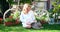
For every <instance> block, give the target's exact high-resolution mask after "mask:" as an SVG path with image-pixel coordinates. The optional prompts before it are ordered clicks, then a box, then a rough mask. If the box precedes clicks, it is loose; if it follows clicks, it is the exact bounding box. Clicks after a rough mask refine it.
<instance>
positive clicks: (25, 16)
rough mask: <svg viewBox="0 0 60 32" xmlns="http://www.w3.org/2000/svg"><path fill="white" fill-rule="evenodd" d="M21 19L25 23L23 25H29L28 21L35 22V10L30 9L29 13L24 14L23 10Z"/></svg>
mask: <svg viewBox="0 0 60 32" xmlns="http://www.w3.org/2000/svg"><path fill="white" fill-rule="evenodd" d="M20 20H21V22H22V24H23V27H26V26H28V25H27V24H26V23H33V22H34V20H35V16H34V13H33V11H32V10H31V11H29V12H28V14H24V13H23V12H21V15H20Z"/></svg>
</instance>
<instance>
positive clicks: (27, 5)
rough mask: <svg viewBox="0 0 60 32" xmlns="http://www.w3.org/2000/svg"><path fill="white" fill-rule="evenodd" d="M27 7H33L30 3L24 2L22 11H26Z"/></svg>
mask: <svg viewBox="0 0 60 32" xmlns="http://www.w3.org/2000/svg"><path fill="white" fill-rule="evenodd" d="M27 7H31V6H30V5H29V4H28V3H26V4H24V6H23V9H22V11H24V10H25V9H26V8H27Z"/></svg>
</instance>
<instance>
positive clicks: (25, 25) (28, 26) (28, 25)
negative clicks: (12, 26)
mask: <svg viewBox="0 0 60 32" xmlns="http://www.w3.org/2000/svg"><path fill="white" fill-rule="evenodd" d="M22 25H23V27H24V28H31V25H30V24H26V23H25V24H22Z"/></svg>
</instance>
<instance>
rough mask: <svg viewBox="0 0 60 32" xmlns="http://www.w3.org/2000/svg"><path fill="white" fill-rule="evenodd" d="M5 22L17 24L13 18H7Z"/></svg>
mask: <svg viewBox="0 0 60 32" xmlns="http://www.w3.org/2000/svg"><path fill="white" fill-rule="evenodd" d="M5 20H6V21H5V22H15V20H14V19H12V18H6V19H5Z"/></svg>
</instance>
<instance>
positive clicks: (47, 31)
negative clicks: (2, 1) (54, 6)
mask: <svg viewBox="0 0 60 32" xmlns="http://www.w3.org/2000/svg"><path fill="white" fill-rule="evenodd" d="M43 27H44V28H43V29H40V30H35V29H26V28H23V27H22V26H21V25H20V24H19V25H15V26H4V25H3V24H0V32H60V24H54V25H48V24H44V25H43Z"/></svg>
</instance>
